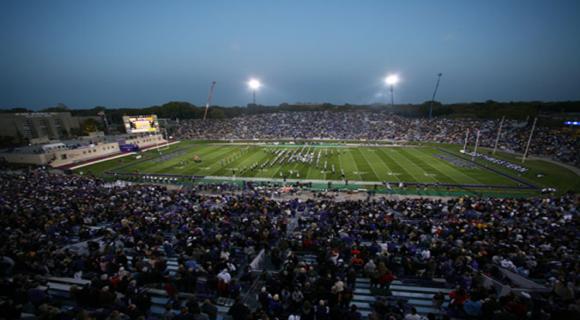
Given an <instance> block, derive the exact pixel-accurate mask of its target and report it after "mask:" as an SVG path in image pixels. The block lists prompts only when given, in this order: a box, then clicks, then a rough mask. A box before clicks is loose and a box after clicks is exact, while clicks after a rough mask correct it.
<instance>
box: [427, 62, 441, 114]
mask: <svg viewBox="0 0 580 320" xmlns="http://www.w3.org/2000/svg"><path fill="white" fill-rule="evenodd" d="M442 75H443V73H439V74H437V84H436V85H435V91H433V97H432V98H431V102H430V103H429V120H430V119H433V102H435V95H436V94H437V89H439V82H440V81H441V76H442Z"/></svg>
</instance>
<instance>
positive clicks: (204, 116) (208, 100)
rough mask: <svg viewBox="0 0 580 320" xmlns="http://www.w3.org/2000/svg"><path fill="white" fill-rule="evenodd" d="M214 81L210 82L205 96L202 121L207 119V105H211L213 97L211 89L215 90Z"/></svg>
mask: <svg viewBox="0 0 580 320" xmlns="http://www.w3.org/2000/svg"><path fill="white" fill-rule="evenodd" d="M215 84H216V82H215V81H212V82H211V87H210V88H209V94H208V96H207V103H206V104H205V112H204V114H203V120H205V119H206V118H207V111H208V110H209V105H210V104H211V98H212V97H213V88H215Z"/></svg>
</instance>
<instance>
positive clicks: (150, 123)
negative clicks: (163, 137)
mask: <svg viewBox="0 0 580 320" xmlns="http://www.w3.org/2000/svg"><path fill="white" fill-rule="evenodd" d="M123 123H124V124H125V131H126V132H127V133H147V132H149V133H154V132H159V121H157V115H154V114H153V115H148V116H124V117H123Z"/></svg>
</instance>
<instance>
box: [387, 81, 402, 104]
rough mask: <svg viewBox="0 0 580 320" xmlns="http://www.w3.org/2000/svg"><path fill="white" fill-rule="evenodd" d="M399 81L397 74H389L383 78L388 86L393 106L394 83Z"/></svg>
mask: <svg viewBox="0 0 580 320" xmlns="http://www.w3.org/2000/svg"><path fill="white" fill-rule="evenodd" d="M398 82H399V76H398V75H396V74H390V75H388V76H387V77H386V78H385V83H386V84H387V86H389V88H390V90H391V107H394V106H395V91H394V90H395V89H394V87H395V85H396V84H397V83H398Z"/></svg>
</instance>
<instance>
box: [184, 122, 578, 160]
mask: <svg viewBox="0 0 580 320" xmlns="http://www.w3.org/2000/svg"><path fill="white" fill-rule="evenodd" d="M499 124H500V121H499V120H497V121H496V120H470V119H446V118H436V119H433V120H429V119H417V118H405V117H401V116H398V115H394V114H392V113H388V112H367V111H364V112H362V111H361V112H332V111H310V112H278V113H264V114H257V115H248V116H243V117H237V118H231V119H209V120H200V119H195V120H185V121H180V122H179V126H178V127H177V131H176V137H178V138H180V139H183V138H186V139H226V140H229V139H340V140H351V139H352V140H360V139H364V140H371V141H372V140H389V141H394V142H405V141H410V142H426V141H434V142H441V143H454V144H461V145H463V143H464V141H465V137H466V130H467V129H468V128H469V129H470V134H469V145H470V149H471V148H473V145H474V144H475V136H476V134H475V132H476V130H480V146H483V147H493V146H494V144H495V139H496V136H497V132H498V129H499ZM530 131H531V123H527V122H525V121H524V122H522V121H516V120H505V121H504V124H503V127H502V135H501V138H500V140H499V147H500V149H502V150H505V151H510V152H520V153H521V152H523V151H524V150H525V146H526V143H527V141H528V138H529V134H530ZM532 142H533V143H532V144H531V147H530V154H531V155H538V156H545V157H549V158H554V159H557V160H560V161H563V162H566V163H570V164H573V165H576V166H580V156H579V154H578V150H580V139H577V133H576V132H574V131H573V130H572V129H565V128H549V127H543V126H537V127H536V130H535V132H534V137H533V140H532Z"/></svg>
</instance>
